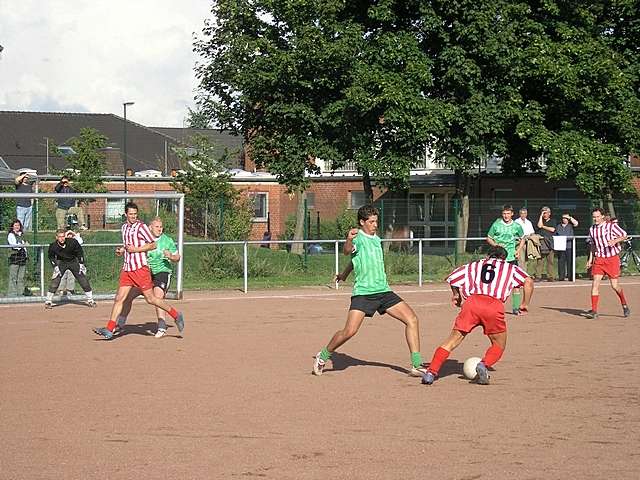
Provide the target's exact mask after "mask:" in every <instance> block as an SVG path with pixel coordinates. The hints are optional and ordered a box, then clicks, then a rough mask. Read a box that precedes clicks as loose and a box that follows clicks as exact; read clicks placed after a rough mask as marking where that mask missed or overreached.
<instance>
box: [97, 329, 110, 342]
mask: <svg viewBox="0 0 640 480" xmlns="http://www.w3.org/2000/svg"><path fill="white" fill-rule="evenodd" d="M93 333H95V334H96V335H100V336H101V337H103V338H104V339H105V340H111V339H112V338H113V332H112V331H111V330H109V329H108V328H106V327H101V328H94V329H93Z"/></svg>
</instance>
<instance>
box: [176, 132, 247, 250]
mask: <svg viewBox="0 0 640 480" xmlns="http://www.w3.org/2000/svg"><path fill="white" fill-rule="evenodd" d="M189 145H191V146H190V147H179V148H176V149H175V152H176V155H177V156H178V158H179V159H180V163H181V166H182V169H181V170H179V171H178V175H177V176H176V179H175V181H174V182H172V186H173V187H174V188H175V189H176V191H178V192H182V193H184V194H185V203H186V205H187V207H189V208H190V209H191V210H192V211H193V214H192V217H194V218H196V217H197V216H198V215H197V214H196V212H199V213H200V214H201V215H202V216H203V224H205V223H206V226H207V228H206V229H205V230H206V232H207V235H206V236H207V237H209V238H213V239H214V240H224V239H232V240H238V239H240V238H246V236H247V234H248V233H249V229H250V226H251V205H250V203H249V202H248V201H247V200H246V199H244V198H242V197H241V195H240V192H239V191H238V190H236V189H235V188H234V187H233V185H232V184H231V181H230V178H231V177H230V175H229V174H228V173H227V171H226V165H227V163H228V161H229V152H228V151H227V150H226V149H225V150H224V152H223V153H222V154H220V153H219V148H218V147H217V146H216V145H214V144H212V143H211V141H210V140H209V139H208V138H207V137H206V136H204V135H194V136H193V137H191V139H190V140H189Z"/></svg>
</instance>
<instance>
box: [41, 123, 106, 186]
mask: <svg viewBox="0 0 640 480" xmlns="http://www.w3.org/2000/svg"><path fill="white" fill-rule="evenodd" d="M66 143H67V145H69V146H70V147H71V148H72V149H73V151H74V152H75V153H73V154H70V155H65V156H64V158H65V160H66V161H67V167H66V169H65V170H64V172H63V173H64V174H65V175H67V176H69V178H70V179H71V180H72V181H73V188H74V190H75V191H76V192H80V193H83V192H106V188H105V186H104V184H103V182H102V177H103V176H104V174H105V164H104V159H105V155H104V153H103V152H102V151H101V150H102V149H104V148H105V147H106V146H107V137H106V136H104V135H102V134H101V133H100V132H98V131H97V130H95V129H93V128H82V129H80V135H79V136H77V137H73V138H71V139H70V140H68V141H67V142H66ZM53 148H54V151H55V152H56V153H57V154H59V155H60V150H59V149H58V147H57V146H54V147H53Z"/></svg>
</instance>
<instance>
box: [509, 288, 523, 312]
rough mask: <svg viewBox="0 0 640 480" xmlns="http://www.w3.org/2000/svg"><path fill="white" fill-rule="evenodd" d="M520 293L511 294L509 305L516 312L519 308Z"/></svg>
mask: <svg viewBox="0 0 640 480" xmlns="http://www.w3.org/2000/svg"><path fill="white" fill-rule="evenodd" d="M520 298H521V296H520V292H517V293H516V292H513V293H512V294H511V305H512V306H513V309H514V310H517V309H519V308H520Z"/></svg>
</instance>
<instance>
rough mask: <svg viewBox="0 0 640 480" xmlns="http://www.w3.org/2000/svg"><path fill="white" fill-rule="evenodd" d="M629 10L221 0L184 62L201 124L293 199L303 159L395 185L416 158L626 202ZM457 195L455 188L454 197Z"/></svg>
mask: <svg viewBox="0 0 640 480" xmlns="http://www.w3.org/2000/svg"><path fill="white" fill-rule="evenodd" d="M638 10H639V9H638V5H637V1H636V0H615V1H605V0H595V1H593V2H586V3H585V2H561V1H556V0H545V1H542V2H540V1H534V0H526V1H524V0H521V1H517V0H516V1H508V0H447V1H445V0H434V1H431V2H422V1H419V0H403V1H401V0H375V1H374V0H355V1H349V2H347V1H346V0H251V1H248V0H244V1H238V0H218V1H216V2H214V3H213V7H212V14H213V17H214V20H210V21H208V22H207V24H206V27H205V29H204V30H203V35H202V37H201V38H200V39H199V40H198V41H196V44H195V50H196V52H197V53H198V54H200V56H201V58H202V61H201V63H200V64H199V65H198V66H197V68H196V74H197V76H198V78H199V81H200V93H199V97H198V103H199V108H200V111H201V112H202V113H203V114H204V115H205V116H207V117H208V118H210V119H212V120H213V121H214V122H215V123H216V124H218V125H219V126H220V127H222V128H228V129H230V130H232V131H234V132H236V133H239V134H242V135H244V137H245V139H246V141H247V143H248V145H249V147H250V154H251V155H252V156H253V158H254V159H255V160H256V161H257V162H258V163H261V164H263V165H265V166H267V167H268V168H269V169H270V170H271V171H272V172H274V173H276V174H277V175H278V178H279V179H280V181H281V182H283V183H285V184H287V185H288V186H289V187H290V188H291V189H301V188H304V186H305V173H308V172H314V171H316V167H315V165H314V163H313V160H314V159H315V158H322V159H324V160H326V161H329V162H332V163H333V164H334V165H336V166H339V165H342V164H344V163H345V162H347V161H355V162H356V165H357V167H358V169H359V171H360V172H361V173H362V174H363V175H364V178H365V179H366V178H368V177H369V176H370V177H372V178H373V179H375V181H376V182H377V183H379V184H382V185H388V186H391V187H403V186H406V185H407V182H408V174H409V169H410V168H411V167H412V166H413V165H415V164H416V163H417V162H418V161H419V160H420V159H421V157H423V155H424V152H425V148H426V147H428V148H429V149H430V150H431V151H432V152H433V153H434V154H435V155H436V159H437V160H438V161H439V162H440V163H441V164H442V165H443V166H445V167H447V168H450V169H452V170H454V171H455V172H456V173H458V174H459V176H461V177H468V176H469V175H473V174H474V173H475V172H477V171H478V167H479V166H481V165H482V163H483V162H484V161H486V159H487V158H488V157H490V156H492V155H496V156H498V157H500V158H502V160H503V171H504V172H505V173H509V174H523V173H524V172H527V171H545V172H546V174H547V178H548V179H549V180H557V179H561V178H575V179H576V182H577V185H578V188H580V189H581V190H582V191H583V192H584V193H586V194H587V195H589V196H591V197H593V198H598V197H602V196H607V195H610V194H611V193H613V192H624V191H628V190H629V188H630V182H629V171H628V169H626V168H625V165H624V160H625V159H626V157H627V155H628V154H629V153H630V152H638V151H640V127H639V122H638V121H637V119H636V115H637V112H638V111H640V101H639V99H638V89H639V87H640V82H639V78H640V61H639V56H640V53H639V51H640V50H639V49H640V46H639V38H640V26H639V25H640V20H639V19H638ZM461 183H464V184H465V185H469V182H468V178H467V180H465V181H463V182H461Z"/></svg>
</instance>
